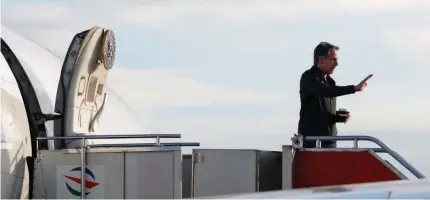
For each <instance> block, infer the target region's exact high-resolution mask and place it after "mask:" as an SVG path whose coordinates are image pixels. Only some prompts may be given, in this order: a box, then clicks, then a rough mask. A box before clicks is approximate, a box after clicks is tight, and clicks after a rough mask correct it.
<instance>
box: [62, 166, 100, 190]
mask: <svg viewBox="0 0 430 200" xmlns="http://www.w3.org/2000/svg"><path fill="white" fill-rule="evenodd" d="M74 171H79V172H80V171H81V167H76V168H73V169H72V170H70V172H74ZM85 174H87V175H88V176H89V177H91V178H90V179H91V180H88V178H89V177H88V176H86V180H85V188H86V191H87V192H85V195H88V194H90V193H91V189H93V188H94V187H96V186H97V185H99V184H100V183H97V182H96V177H95V176H94V174H93V172H92V171H91V170H90V169H88V168H85ZM64 177H66V187H67V190H69V192H70V193H71V194H73V195H75V196H81V192H80V191H81V189H80V187H79V189H76V188H73V187H72V186H70V184H69V181H72V182H75V183H77V184H79V185H81V176H78V177H73V176H67V175H64Z"/></svg>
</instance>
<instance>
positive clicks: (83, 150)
mask: <svg viewBox="0 0 430 200" xmlns="http://www.w3.org/2000/svg"><path fill="white" fill-rule="evenodd" d="M139 138H154V139H156V142H155V143H153V144H152V143H149V144H151V145H152V147H153V146H162V145H161V144H162V143H160V138H181V134H124V135H121V134H119V135H75V136H54V137H38V138H37V141H39V140H81V141H82V145H81V146H79V149H81V199H85V192H84V191H85V166H86V162H85V159H86V157H85V153H86V149H87V148H88V147H90V146H89V145H86V144H85V141H86V140H92V139H139ZM38 143H39V142H37V143H36V144H38ZM177 144H179V143H177ZM184 144H185V143H184ZM195 144H197V143H195ZM198 145H200V144H198ZM176 146H179V145H176ZM36 148H37V147H36Z"/></svg>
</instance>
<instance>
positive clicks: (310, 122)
mask: <svg viewBox="0 0 430 200" xmlns="http://www.w3.org/2000/svg"><path fill="white" fill-rule="evenodd" d="M326 77H327V78H324V72H323V71H322V70H320V69H319V68H318V67H317V66H312V68H310V69H309V70H306V71H305V72H304V73H303V74H302V77H301V78H300V101H301V108H300V120H299V130H298V133H299V134H301V135H304V136H335V135H337V128H336V123H337V122H343V121H345V117H342V116H339V115H337V114H336V97H338V96H342V95H347V94H352V93H355V87H354V86H353V85H349V86H336V82H335V81H334V80H333V79H332V78H331V77H330V76H329V75H327V76H326ZM326 79H327V80H326ZM324 143H325V144H329V143H331V142H324ZM324 143H323V144H324Z"/></svg>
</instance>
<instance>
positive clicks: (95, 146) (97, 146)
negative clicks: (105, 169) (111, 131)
mask: <svg viewBox="0 0 430 200" xmlns="http://www.w3.org/2000/svg"><path fill="white" fill-rule="evenodd" d="M154 146H163V147H172V146H181V147H185V146H187V147H198V146H200V143H199V142H164V143H160V144H159V145H157V143H125V144H91V145H88V147H89V148H102V147H105V148H112V147H154Z"/></svg>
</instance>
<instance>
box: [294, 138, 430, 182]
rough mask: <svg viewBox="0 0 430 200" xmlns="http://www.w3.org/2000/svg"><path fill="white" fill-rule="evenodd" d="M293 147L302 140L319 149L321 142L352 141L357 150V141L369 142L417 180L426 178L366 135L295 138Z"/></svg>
mask: <svg viewBox="0 0 430 200" xmlns="http://www.w3.org/2000/svg"><path fill="white" fill-rule="evenodd" d="M292 140H293V145H294V144H296V145H297V144H300V145H299V146H301V145H302V144H303V140H305V141H316V142H317V147H321V141H351V140H352V141H354V148H358V141H359V140H362V141H370V142H374V143H375V144H377V145H379V147H381V149H382V150H385V152H386V153H388V154H390V156H392V157H393V158H394V159H396V160H397V162H399V163H400V164H401V165H402V166H403V167H405V168H406V169H407V170H409V171H410V172H411V173H412V174H413V175H415V176H416V177H417V178H419V179H425V178H426V177H425V176H424V175H423V174H422V173H421V172H419V171H418V170H417V169H415V168H414V167H413V166H412V165H411V164H410V163H409V162H408V161H406V160H405V159H404V158H403V157H402V156H400V155H399V154H397V153H396V152H395V151H393V150H392V149H390V148H389V147H388V146H387V145H385V144H384V143H383V142H382V141H381V140H379V139H377V138H375V137H372V136H368V135H345V136H343V135H342V136H305V137H303V136H301V135H299V136H295V137H293V138H292Z"/></svg>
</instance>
